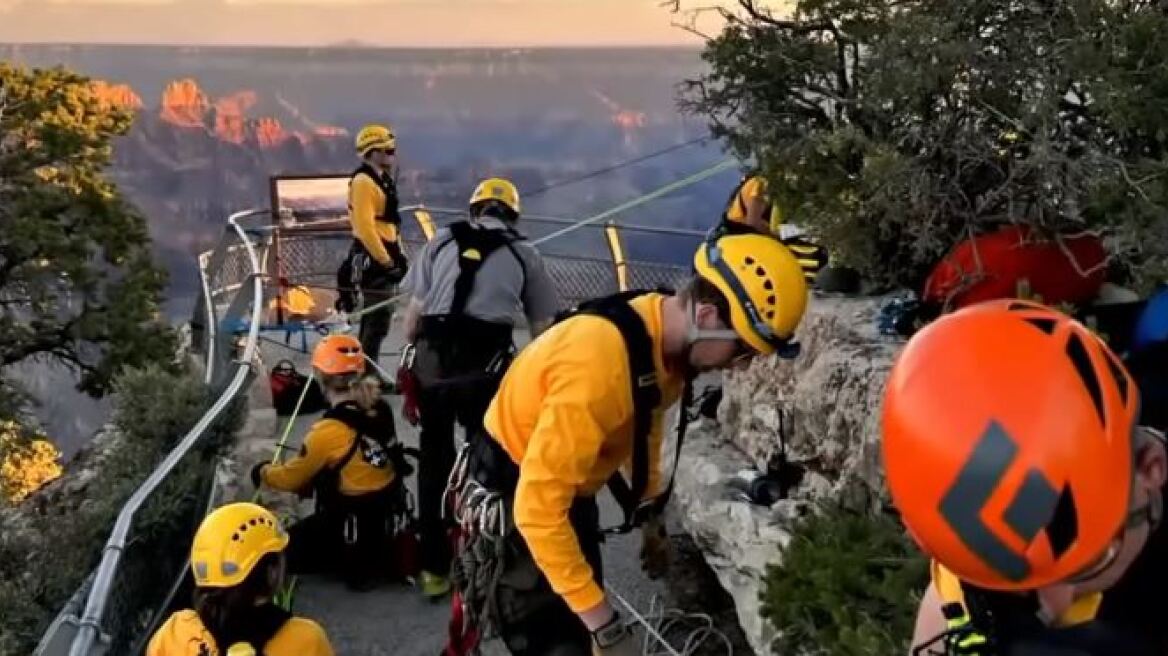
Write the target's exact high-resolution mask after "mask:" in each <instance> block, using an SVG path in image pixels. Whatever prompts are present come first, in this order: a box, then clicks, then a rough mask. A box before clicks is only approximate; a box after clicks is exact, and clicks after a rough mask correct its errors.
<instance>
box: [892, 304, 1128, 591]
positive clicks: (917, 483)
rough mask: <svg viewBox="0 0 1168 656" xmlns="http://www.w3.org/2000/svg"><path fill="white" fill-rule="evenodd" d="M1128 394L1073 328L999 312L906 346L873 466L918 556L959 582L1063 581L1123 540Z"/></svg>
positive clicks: (1038, 310)
mask: <svg viewBox="0 0 1168 656" xmlns="http://www.w3.org/2000/svg"><path fill="white" fill-rule="evenodd" d="M1138 399H1139V393H1138V390H1137V389H1136V386H1135V383H1134V382H1133V381H1132V379H1131V377H1130V376H1129V375H1128V373H1127V371H1126V370H1125V369H1124V367H1123V365H1122V364H1121V363H1120V361H1119V359H1118V358H1117V357H1116V356H1115V354H1113V353H1112V352H1111V351H1110V350H1109V349H1108V348H1107V347H1106V346H1105V345H1104V344H1103V342H1102V341H1101V340H1100V339H1099V338H1097V337H1096V336H1095V335H1093V334H1092V333H1091V332H1090V331H1089V330H1088V329H1087V328H1085V327H1084V326H1083V325H1082V324H1080V323H1078V322H1077V321H1074V320H1073V319H1071V318H1070V317H1067V316H1066V315H1063V314H1061V313H1059V312H1056V311H1055V310H1052V309H1049V308H1046V307H1043V306H1041V305H1037V304H1034V303H1028V302H1022V301H1016V300H1004V301H990V302H986V303H981V304H978V305H973V306H970V307H968V308H966V309H963V310H961V311H958V312H956V313H954V314H950V315H946V316H944V317H942V318H940V319H938V320H937V321H936V322H934V323H933V324H931V325H929V326H927V327H926V328H924V329H923V330H921V331H920V332H919V333H917V334H916V335H915V336H913V338H912V339H911V340H909V342H908V345H907V346H906V347H905V349H904V351H903V352H902V353H901V354H900V357H899V358H898V359H897V362H896V364H895V366H894V367H893V369H892V372H891V374H890V376H889V379H888V384H887V387H886V390H885V397H884V409H883V443H882V447H883V454H884V466H885V471H886V475H887V478H888V485H889V488H890V489H891V492H892V499H893V501H894V503H895V504H896V506H897V508H898V509H899V510H900V513H901V516H902V518H903V520H904V523H905V525H906V526H907V527H908V529H909V532H910V533H912V535H913V537H914V538H915V539H916V540H917V542H918V543H919V544H920V546H921V548H922V549H923V550H924V551H926V552H927V553H928V554H929V555H931V556H932V557H933V558H935V559H936V560H937V561H939V562H940V563H941V564H942V565H944V566H945V567H946V568H948V569H949V570H951V571H952V572H953V573H954V574H956V575H957V576H958V577H960V578H961V579H963V580H966V581H969V582H970V583H973V584H975V585H980V586H982V587H986V588H993V589H1000V590H1029V589H1034V588H1038V587H1042V586H1044V585H1049V584H1051V583H1056V582H1059V581H1062V580H1066V579H1068V578H1072V577H1073V576H1074V575H1076V574H1077V573H1080V572H1081V571H1082V570H1083V569H1084V568H1087V567H1089V566H1090V565H1092V564H1093V563H1094V562H1096V559H1098V558H1099V557H1100V556H1101V555H1102V554H1103V553H1104V552H1106V550H1107V548H1108V545H1110V543H1111V542H1112V540H1114V539H1115V538H1116V536H1117V535H1118V534H1119V532H1120V531H1121V530H1123V525H1124V520H1125V518H1126V515H1127V511H1128V506H1129V496H1130V494H1131V481H1132V476H1133V471H1132V467H1133V464H1132V463H1133V445H1132V439H1133V438H1132V436H1133V432H1134V427H1135V420H1136V416H1137V410H1138Z"/></svg>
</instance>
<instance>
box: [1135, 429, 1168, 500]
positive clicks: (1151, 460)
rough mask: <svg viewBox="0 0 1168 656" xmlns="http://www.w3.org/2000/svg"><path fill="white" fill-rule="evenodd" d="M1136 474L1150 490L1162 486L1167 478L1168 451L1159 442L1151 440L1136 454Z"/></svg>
mask: <svg viewBox="0 0 1168 656" xmlns="http://www.w3.org/2000/svg"><path fill="white" fill-rule="evenodd" d="M1136 476H1138V477H1139V479H1140V481H1141V482H1142V483H1143V484H1144V485H1145V486H1147V487H1148V488H1149V489H1152V490H1159V489H1160V488H1162V487H1164V483H1165V481H1166V480H1168V452H1166V451H1165V449H1164V447H1162V446H1160V444H1159V442H1155V441H1153V442H1151V443H1149V444H1147V445H1146V446H1144V448H1142V449H1140V452H1139V454H1137V456H1136Z"/></svg>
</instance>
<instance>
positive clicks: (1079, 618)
mask: <svg viewBox="0 0 1168 656" xmlns="http://www.w3.org/2000/svg"><path fill="white" fill-rule="evenodd" d="M930 571H931V573H932V576H933V587H934V588H936V589H937V594H938V595H940V597H941V601H942V602H943V603H946V604H949V603H958V604H961V605H962V606H964V605H965V593H964V592H963V591H962V590H961V579H959V578H957V576H956V575H955V574H953V572H950V571H949V570H948V569H946V568H945V566H944V565H942V564H941V563H938V562H937V561H935V560H934V561H933V562H932V564H931V565H930ZM1101 603H1103V594H1102V593H1099V592H1095V593H1092V594H1089V595H1084V596H1083V597H1080V598H1078V599H1076V600H1075V602H1074V603H1073V604H1071V606H1070V608H1068V609H1067V610H1066V611H1065V612H1064V613H1063V614H1062V615H1059V616H1058V618H1057V619H1056V620H1055V622H1054V623H1053V624H1052V625H1051V626H1053V627H1056V628H1065V627H1068V626H1075V625H1076V624H1083V623H1084V622H1090V621H1091V620H1093V619H1095V615H1096V614H1097V613H1098V612H1099V605H1100V604H1101ZM967 614H968V611H967Z"/></svg>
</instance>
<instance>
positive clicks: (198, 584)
mask: <svg viewBox="0 0 1168 656" xmlns="http://www.w3.org/2000/svg"><path fill="white" fill-rule="evenodd" d="M288 539H289V538H288V534H287V533H286V532H285V531H284V529H283V528H282V527H281V526H280V522H279V520H277V519H276V517H275V515H273V514H272V513H271V512H269V511H268V510H267V509H266V508H264V507H262V506H258V505H256V504H254V503H232V504H228V505H226V506H222V507H220V508H217V509H216V510H214V511H213V512H212V513H211V514H209V515H207V517H206V518H205V519H204V520H203V523H202V524H201V525H200V526H199V530H198V531H197V532H196V533H195V539H194V542H193V544H192V545H191V572H192V573H193V574H194V579H195V594H194V609H193V610H191V609H187V610H181V611H178V612H176V613H174V614H173V615H171V616H170V618H169V619H168V620H167V621H166V623H165V624H163V625H162V626H161V627H160V628H159V629H158V631H157V632H155V634H154V636H153V637H152V638H151V639H150V644H149V646H147V648H146V656H220V655H224V656H226V655H227V654H228V653H230V654H244V653H246V654H267V656H332V655H333V648H332V645H330V644H329V640H328V637H327V636H326V635H325V632H324V629H322V628H321V627H320V625H319V624H317V623H316V622H314V621H312V620H310V619H305V618H303V617H293V616H292V615H291V614H290V613H288V612H287V611H285V610H284V609H282V608H279V607H278V606H276V605H275V604H273V603H272V597H273V595H275V593H276V590H278V589H279V588H280V585H281V583H282V581H283V578H284V551H285V548H286V547H287V546H288Z"/></svg>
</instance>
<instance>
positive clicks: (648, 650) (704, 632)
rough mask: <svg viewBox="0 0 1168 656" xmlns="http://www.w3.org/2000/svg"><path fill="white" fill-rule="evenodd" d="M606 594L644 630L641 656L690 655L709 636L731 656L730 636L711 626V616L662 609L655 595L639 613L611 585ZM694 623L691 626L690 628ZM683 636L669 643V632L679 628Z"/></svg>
mask: <svg viewBox="0 0 1168 656" xmlns="http://www.w3.org/2000/svg"><path fill="white" fill-rule="evenodd" d="M608 594H610V595H611V596H612V597H613V598H614V599H616V600H617V601H618V602H619V603H620V604H621V605H622V606H624V609H625V611H626V612H628V614H629V615H630V616H631V617H632V618H633V620H635V621H636V623H637V624H640V625H641V626H642V627H643V628H644V629H645V637H644V640H643V641H642V643H641V653H642V654H643V655H644V656H693V655H694V654H697V653H698V649H699V648H700V647H701V646H702V645H704V644H705V643H706V642H707V641H708V640H709V639H710V638H715V639H717V640H718V641H720V642H721V643H722V645H723V646H725V647H726V654H727V656H733V654H734V645H733V643H731V642H730V638H729V637H728V636H727V635H726V634H725V633H724V632H722V631H721V630H719V629H718V628H717V627H715V626H714V618H712V617H710V616H709V615H706V614H705V613H686V612H684V611H682V610H679V609H676V608H666V607H665V604H664V603H663V602H662V601H661V599H660V597H659V596H658V595H653V597H652V599H651V600H650V602H649V612H648V613H647V614H644V615H642V614H641V613H640V612H638V611H637V609H636V608H634V607H633V605H632V604H630V603H629V602H628V601H627V600H625V598H624V597H622V596H621V595H620V594H619V593H618V592H616V591H615V590H613V589H612V588H611V587H609V588H608ZM694 624H697V626H696V627H695V628H690V627H691V626H693V625H694ZM687 630H688V633H685V634H683V635H684V637H685V639H684V641H683V642H682V643H681V646H680V647H676V646H674V643H672V642H670V640H669V637H668V636H669V635H671V634H677V633H678V632H679V631H687Z"/></svg>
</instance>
